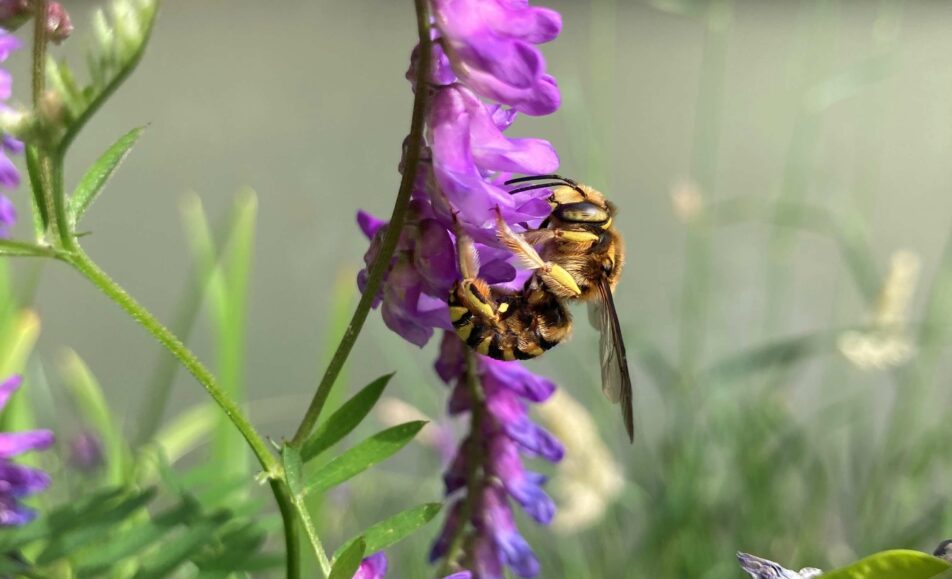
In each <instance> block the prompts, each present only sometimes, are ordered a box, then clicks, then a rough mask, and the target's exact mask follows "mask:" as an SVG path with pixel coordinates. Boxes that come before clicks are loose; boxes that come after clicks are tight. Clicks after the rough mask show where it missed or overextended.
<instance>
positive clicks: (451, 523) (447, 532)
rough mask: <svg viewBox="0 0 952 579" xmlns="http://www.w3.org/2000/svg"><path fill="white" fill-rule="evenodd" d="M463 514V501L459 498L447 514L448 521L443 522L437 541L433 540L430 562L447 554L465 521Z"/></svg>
mask: <svg viewBox="0 0 952 579" xmlns="http://www.w3.org/2000/svg"><path fill="white" fill-rule="evenodd" d="M462 514H463V501H461V500H459V501H456V502H455V503H453V506H452V507H450V510H449V514H447V515H446V522H444V523H443V528H442V530H440V534H439V535H438V536H437V538H436V541H434V542H433V547H431V548H430V557H429V560H430V563H432V562H434V561H437V560H439V559H442V558H443V557H445V556H446V553H447V551H449V548H450V543H451V542H452V541H453V537H455V536H456V534H457V532H458V531H459V528H460V525H462V524H463V523H464V521H463V519H462Z"/></svg>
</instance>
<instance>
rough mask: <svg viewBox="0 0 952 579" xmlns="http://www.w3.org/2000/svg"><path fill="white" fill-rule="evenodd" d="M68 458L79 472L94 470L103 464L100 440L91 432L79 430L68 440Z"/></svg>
mask: <svg viewBox="0 0 952 579" xmlns="http://www.w3.org/2000/svg"><path fill="white" fill-rule="evenodd" d="M68 460H69V464H70V466H72V467H73V468H75V469H76V470H78V471H80V472H87V473H88V472H93V471H96V470H97V469H99V468H100V467H102V466H103V464H105V461H104V457H103V449H102V441H100V440H99V437H98V436H96V434H95V433H93V432H90V431H85V432H80V433H79V434H77V435H76V436H74V437H73V438H72V439H71V440H70V441H69V459H68Z"/></svg>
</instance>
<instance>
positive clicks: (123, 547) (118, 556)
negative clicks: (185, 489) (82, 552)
mask: <svg viewBox="0 0 952 579" xmlns="http://www.w3.org/2000/svg"><path fill="white" fill-rule="evenodd" d="M194 510H195V505H194V504H191V503H189V502H182V503H181V504H180V505H179V506H177V507H175V508H174V509H172V510H169V511H166V512H164V513H162V514H160V515H158V516H156V517H155V518H153V519H152V520H150V521H148V522H147V523H145V524H143V525H139V526H138V527H133V528H131V529H124V530H123V531H122V533H121V534H119V536H117V537H116V538H115V539H113V540H111V541H109V542H108V543H105V544H104V545H102V546H100V547H99V548H97V549H95V550H94V551H93V552H92V553H91V554H90V555H89V556H87V557H84V558H83V559H82V560H81V564H80V566H79V569H78V571H77V573H78V574H79V575H80V576H83V577H89V576H95V575H97V574H99V573H103V572H105V571H107V570H109V569H110V568H111V567H112V566H113V565H114V564H116V563H118V562H119V561H122V560H123V559H125V558H126V557H129V556H131V555H135V554H136V553H141V552H143V551H145V549H146V548H147V547H148V546H149V545H152V544H153V543H155V542H156V541H158V540H159V539H161V538H162V537H163V536H165V535H166V534H167V533H168V532H169V531H171V530H172V529H173V528H175V527H176V526H177V525H179V524H183V523H185V522H187V521H188V520H189V519H190V518H191V517H190V515H191V513H192V512H193V511H194Z"/></svg>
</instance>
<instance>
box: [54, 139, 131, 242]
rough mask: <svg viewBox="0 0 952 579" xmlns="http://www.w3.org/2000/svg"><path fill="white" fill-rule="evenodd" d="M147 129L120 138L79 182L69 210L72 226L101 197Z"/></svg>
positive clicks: (70, 200)
mask: <svg viewBox="0 0 952 579" xmlns="http://www.w3.org/2000/svg"><path fill="white" fill-rule="evenodd" d="M144 130H145V127H139V128H137V129H132V130H131V131H129V132H128V133H126V134H125V135H123V136H121V137H119V140H118V141H116V142H115V143H113V145H112V146H111V147H109V148H108V149H107V150H106V152H105V153H103V154H102V156H101V157H99V158H98V159H96V162H95V163H93V165H92V167H90V168H89V170H88V171H86V174H85V175H83V178H82V179H80V180H79V185H77V186H76V189H75V190H74V191H73V194H72V195H70V198H69V207H68V208H67V212H68V217H69V221H70V224H71V225H73V226H75V225H76V223H77V222H78V221H79V220H80V219H81V218H82V217H83V215H84V214H85V213H86V210H87V209H89V206H90V205H92V203H93V201H95V200H96V198H97V197H99V193H100V192H102V190H103V187H105V186H106V183H108V182H109V179H111V178H112V175H113V174H114V173H115V172H116V169H118V168H119V165H120V164H122V162H123V161H124V160H125V158H126V157H127V156H128V155H129V152H130V151H131V150H132V146H133V145H135V144H136V141H137V140H138V139H139V136H140V135H141V134H142V131H144Z"/></svg>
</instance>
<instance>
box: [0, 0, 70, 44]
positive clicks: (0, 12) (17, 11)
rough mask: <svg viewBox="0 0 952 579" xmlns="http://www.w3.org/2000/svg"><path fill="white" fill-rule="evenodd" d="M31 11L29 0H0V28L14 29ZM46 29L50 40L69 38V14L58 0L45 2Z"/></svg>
mask: <svg viewBox="0 0 952 579" xmlns="http://www.w3.org/2000/svg"><path fill="white" fill-rule="evenodd" d="M33 12H34V10H33V6H32V5H31V2H30V1H29V0H0V28H3V29H4V30H16V29H17V28H19V27H20V26H22V25H23V24H24V23H25V22H26V21H27V20H29V19H30V17H31V16H33ZM46 29H47V30H48V31H49V35H50V36H49V37H50V40H52V41H53V42H55V43H57V44H59V43H60V42H62V41H64V40H66V39H67V38H69V35H70V34H72V32H73V24H72V22H71V21H70V18H69V14H68V13H67V12H66V9H65V8H63V5H62V4H60V3H59V2H50V3H49V4H47V8H46Z"/></svg>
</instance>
